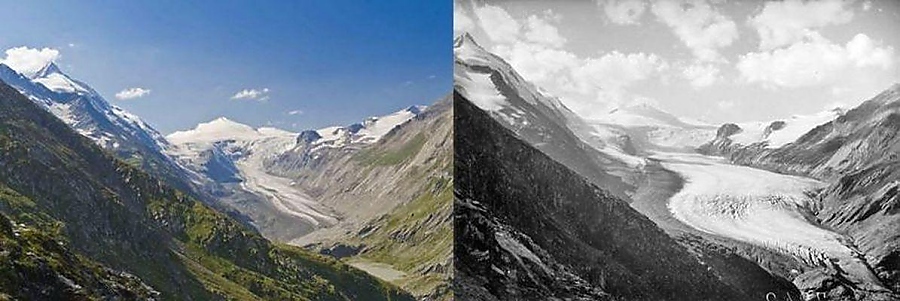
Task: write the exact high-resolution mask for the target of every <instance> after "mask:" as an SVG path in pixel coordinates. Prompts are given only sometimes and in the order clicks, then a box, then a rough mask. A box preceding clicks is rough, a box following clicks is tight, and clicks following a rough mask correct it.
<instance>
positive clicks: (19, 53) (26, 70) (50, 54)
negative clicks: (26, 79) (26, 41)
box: [0, 46, 60, 76]
mask: <svg viewBox="0 0 900 301" xmlns="http://www.w3.org/2000/svg"><path fill="white" fill-rule="evenodd" d="M59 57H60V55H59V50H56V49H53V48H42V49H37V48H28V47H26V46H22V47H15V48H10V49H7V50H6V57H5V58H3V59H0V63H2V64H5V65H7V66H9V67H10V68H12V69H13V70H16V71H17V72H19V73H22V74H24V75H26V76H31V75H34V74H35V73H37V72H38V71H40V70H41V68H43V67H44V66H46V65H47V64H49V63H50V62H54V61H56V60H57V59H59Z"/></svg>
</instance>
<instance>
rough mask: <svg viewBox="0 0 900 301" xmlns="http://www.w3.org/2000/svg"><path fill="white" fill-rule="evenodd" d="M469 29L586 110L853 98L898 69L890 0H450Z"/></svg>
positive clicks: (732, 116) (739, 114)
mask: <svg viewBox="0 0 900 301" xmlns="http://www.w3.org/2000/svg"><path fill="white" fill-rule="evenodd" d="M454 6H455V8H454V15H453V19H454V35H459V34H461V33H463V32H469V33H470V34H472V36H473V37H474V38H475V40H476V41H478V43H479V44H481V45H482V46H484V47H485V48H486V49H488V50H490V51H492V52H493V53H495V54H497V55H499V56H501V57H503V58H504V59H506V60H507V61H508V62H509V63H510V64H511V65H512V66H513V67H514V68H516V69H517V70H518V71H519V72H520V73H521V74H522V76H523V77H525V78H526V79H528V80H530V81H532V82H534V83H535V84H537V85H538V86H540V87H542V88H544V89H545V90H546V91H549V92H550V93H552V94H554V95H555V96H558V97H560V98H561V99H562V100H563V101H564V102H565V103H566V104H567V105H568V106H570V107H571V108H572V109H573V110H575V111H576V112H578V113H579V114H581V115H583V116H585V117H588V118H591V117H592V116H601V115H602V113H603V112H605V111H608V110H610V109H612V108H615V107H617V106H624V105H629V104H637V103H651V104H654V105H656V106H658V107H660V108H662V109H664V110H666V111H669V112H671V113H674V114H676V115H679V116H684V117H689V118H693V119H699V120H704V121H707V122H711V123H721V122H726V121H728V122H732V121H733V122H740V121H751V120H761V121H762V120H772V119H776V118H783V117H788V116H791V115H794V114H810V113H816V112H820V111H823V110H827V109H831V108H834V107H836V106H842V107H848V106H855V105H857V104H859V103H860V102H862V101H864V100H866V99H868V98H870V97H872V96H874V95H876V94H877V93H879V92H881V91H883V90H884V89H886V88H888V87H890V86H891V85H892V84H894V83H897V82H898V81H900V53H898V51H900V50H898V49H897V47H900V34H898V29H900V1H841V0H820V1H800V0H787V1H772V2H763V1H735V0H731V1H726V0H710V1H707V0H658V1H656V0H652V1H651V0H599V1H587V0H582V1H552V2H551V1H461V0H457V1H456V2H455V3H454Z"/></svg>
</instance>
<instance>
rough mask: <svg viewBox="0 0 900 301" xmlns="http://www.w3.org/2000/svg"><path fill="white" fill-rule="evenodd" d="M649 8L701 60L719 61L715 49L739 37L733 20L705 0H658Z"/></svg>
mask: <svg viewBox="0 0 900 301" xmlns="http://www.w3.org/2000/svg"><path fill="white" fill-rule="evenodd" d="M651 10H652V11H653V13H654V14H655V15H656V17H657V18H658V19H659V20H660V21H661V22H662V23H664V24H666V25H668V26H669V27H671V28H672V30H673V31H674V32H675V35H676V36H678V38H679V39H681V41H682V42H683V43H684V44H685V45H686V46H687V47H688V48H690V49H691V51H692V52H693V54H694V56H696V57H697V59H699V60H701V61H722V60H723V59H722V57H721V55H720V54H719V52H718V49H719V48H723V47H727V46H729V45H731V43H733V42H734V41H735V40H736V39H737V37H738V31H737V25H735V23H734V21H732V20H731V19H730V18H728V17H726V16H725V15H722V14H721V13H719V12H718V11H717V10H715V9H714V8H713V7H712V6H711V5H710V4H709V3H707V2H706V1H705V0H660V1H657V2H655V3H654V4H653V6H652V7H651Z"/></svg>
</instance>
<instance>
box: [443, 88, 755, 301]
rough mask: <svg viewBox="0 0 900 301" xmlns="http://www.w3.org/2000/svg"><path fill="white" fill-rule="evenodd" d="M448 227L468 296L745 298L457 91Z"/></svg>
mask: <svg viewBox="0 0 900 301" xmlns="http://www.w3.org/2000/svg"><path fill="white" fill-rule="evenodd" d="M454 112H455V115H454V124H455V129H454V130H455V134H456V138H457V139H456V147H455V154H456V156H455V158H456V163H455V171H456V172H455V174H456V181H457V186H456V187H455V188H454V191H455V192H454V198H455V202H456V206H455V207H454V218H455V219H454V229H455V231H456V232H455V233H456V237H455V252H454V254H455V255H456V258H455V260H456V262H455V263H456V268H457V273H458V274H457V278H456V279H455V281H456V285H457V288H458V294H459V297H460V298H463V299H466V300H516V299H530V300H544V299H553V298H559V299H574V300H604V299H608V300H673V299H691V300H723V299H729V300H751V296H749V295H742V294H741V293H739V292H738V290H736V289H735V288H733V287H731V286H729V285H727V284H725V283H724V282H722V280H720V279H719V278H717V277H716V276H715V275H714V274H713V273H712V272H710V271H709V270H708V269H709V267H708V266H706V265H705V264H704V263H703V262H702V261H701V259H699V258H698V257H696V256H695V255H693V254H692V253H690V252H689V251H688V250H687V249H686V248H684V247H682V246H681V245H679V244H678V243H677V242H675V240H673V239H672V238H670V237H669V236H668V235H666V234H665V233H664V232H663V231H662V230H660V229H659V228H657V227H656V225H655V224H654V223H653V222H651V221H650V220H649V219H647V218H646V217H644V216H642V215H641V214H640V213H638V212H637V211H635V210H633V209H632V208H631V207H629V206H628V204H627V203H626V202H624V201H623V200H621V199H619V198H617V197H615V196H613V195H611V194H610V193H609V192H607V191H605V190H604V189H601V188H598V187H597V186H596V185H593V184H591V183H590V182H588V181H586V180H585V179H584V178H582V177H581V176H580V175H578V174H577V173H575V172H573V171H571V170H569V169H568V168H567V167H565V166H564V165H562V164H560V163H557V162H556V161H554V160H552V159H551V158H550V157H549V156H547V155H545V154H543V153H542V152H541V151H539V150H537V149H535V148H533V147H531V146H530V145H529V144H528V143H526V142H524V141H523V140H521V138H519V137H518V136H517V135H516V134H515V133H513V132H512V131H510V130H508V129H507V128H505V127H504V126H502V125H500V124H499V123H498V122H496V121H495V120H494V119H493V118H492V117H490V116H489V115H488V114H487V113H486V112H484V111H482V110H481V109H480V108H478V107H476V106H475V105H473V104H472V103H471V102H469V101H468V100H467V99H466V98H465V97H464V96H463V95H462V94H455V108H454Z"/></svg>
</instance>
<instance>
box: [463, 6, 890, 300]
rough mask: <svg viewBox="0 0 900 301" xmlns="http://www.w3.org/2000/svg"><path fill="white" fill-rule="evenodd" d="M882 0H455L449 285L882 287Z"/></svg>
mask: <svg viewBox="0 0 900 301" xmlns="http://www.w3.org/2000/svg"><path fill="white" fill-rule="evenodd" d="M898 8H900V3H898V2H896V1H839V0H834V1H832V0H822V1H799V0H794V1H790V0H788V1H765V2H763V1H721V0H719V1H717V0H712V1H706V0H696V1H694V0H691V1H674V0H671V1H670V0H659V1H644V0H624V1H618V0H610V1H552V2H551V1H456V3H454V16H453V20H454V36H455V39H454V44H453V56H454V90H453V99H454V129H455V133H454V134H455V137H456V144H455V149H454V153H455V159H454V160H455V166H454V168H455V176H456V178H455V180H456V187H455V189H454V199H455V207H454V230H455V234H456V236H455V244H454V246H455V251H454V255H455V257H454V260H455V261H454V263H455V265H456V270H457V273H456V275H455V278H454V283H455V287H456V289H457V291H456V297H457V298H459V299H460V300H898V298H900V295H898V292H900V193H898V190H900V161H898V159H900V157H898V151H900V84H898V76H900V72H898V71H900V67H898V64H900V62H898V53H897V50H895V47H897V46H898V45H900V44H898V43H900V35H898V34H897V31H896V30H897V29H898V28H900V15H898Z"/></svg>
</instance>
